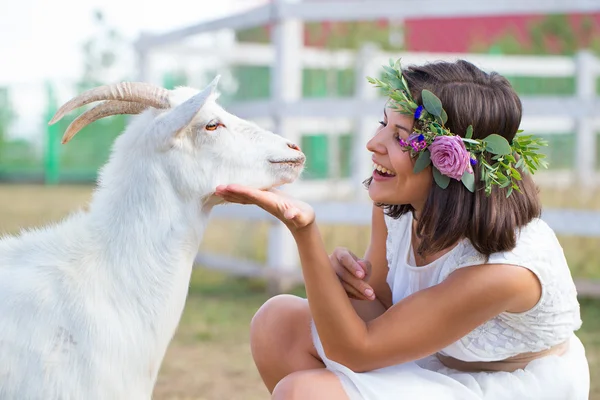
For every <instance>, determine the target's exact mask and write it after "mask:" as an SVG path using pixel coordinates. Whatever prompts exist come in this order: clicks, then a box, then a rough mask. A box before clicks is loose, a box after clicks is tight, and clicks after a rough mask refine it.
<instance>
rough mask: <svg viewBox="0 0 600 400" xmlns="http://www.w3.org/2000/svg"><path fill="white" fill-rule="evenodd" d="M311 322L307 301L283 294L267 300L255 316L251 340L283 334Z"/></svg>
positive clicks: (251, 326)
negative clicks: (283, 331) (296, 325)
mask: <svg viewBox="0 0 600 400" xmlns="http://www.w3.org/2000/svg"><path fill="white" fill-rule="evenodd" d="M304 321H308V322H310V312H309V309H308V303H307V302H306V300H305V299H302V298H300V297H297V296H292V295H289V294H281V295H278V296H275V297H272V298H270V299H269V300H267V301H266V302H265V303H264V304H263V305H262V306H261V307H260V308H259V309H258V311H257V312H256V314H254V317H253V318H252V322H251V323H250V335H251V338H254V337H255V336H257V335H259V336H264V334H265V333H267V334H268V333H274V334H277V333H281V331H282V330H286V329H287V328H291V326H292V325H295V324H297V323H304Z"/></svg>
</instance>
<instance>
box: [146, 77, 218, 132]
mask: <svg viewBox="0 0 600 400" xmlns="http://www.w3.org/2000/svg"><path fill="white" fill-rule="evenodd" d="M220 77H221V76H220V75H217V77H216V78H215V79H213V81H212V82H211V83H210V84H209V85H208V86H207V87H206V88H204V90H202V91H201V92H200V93H198V94H196V95H194V96H193V97H191V98H189V99H188V100H186V101H185V102H183V103H181V104H180V105H178V106H177V107H175V108H174V109H172V110H171V111H170V112H169V113H167V114H166V115H165V116H164V117H163V118H159V119H158V120H157V121H156V122H155V123H154V131H155V132H156V133H158V135H160V136H163V137H175V136H177V135H178V134H179V133H180V132H181V131H182V130H183V129H185V127H187V126H188V125H189V124H190V122H192V119H194V116H195V115H196V114H197V113H198V111H200V109H201V108H202V106H203V105H204V104H205V103H206V100H208V98H209V97H210V96H211V95H212V94H213V92H214V90H215V88H216V86H217V83H218V82H219V79H220Z"/></svg>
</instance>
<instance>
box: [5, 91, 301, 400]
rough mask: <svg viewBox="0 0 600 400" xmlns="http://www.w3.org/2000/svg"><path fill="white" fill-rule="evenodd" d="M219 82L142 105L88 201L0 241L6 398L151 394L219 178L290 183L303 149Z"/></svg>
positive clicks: (114, 398) (72, 399)
mask: <svg viewBox="0 0 600 400" xmlns="http://www.w3.org/2000/svg"><path fill="white" fill-rule="evenodd" d="M215 85H216V81H213V83H212V84H211V85H209V86H208V87H207V88H206V89H204V90H203V91H200V92H198V91H197V90H194V89H190V88H177V89H175V90H173V91H164V93H165V94H166V98H165V99H166V101H167V103H165V104H166V105H165V107H163V108H164V109H157V108H154V107H150V108H148V107H146V106H143V107H139V110H138V111H140V112H142V108H146V110H145V111H143V112H142V113H141V115H139V116H137V117H134V118H133V119H132V121H131V122H130V123H129V124H128V126H127V128H126V129H125V131H124V132H123V133H122V134H121V135H120V136H119V137H118V138H117V140H116V141H115V144H114V146H113V149H112V152H111V156H110V159H109V161H108V163H107V164H106V165H105V166H104V167H103V168H102V170H101V171H100V178H99V181H98V187H97V189H96V190H95V192H94V194H93V198H92V200H91V203H90V205H89V210H88V211H87V212H83V211H81V212H79V213H76V214H73V215H71V216H70V217H68V218H67V219H66V220H64V221H62V222H60V223H58V224H56V225H53V226H48V227H45V228H41V229H37V230H31V231H26V232H23V233H21V235H20V236H18V237H5V238H3V239H2V240H1V241H0V399H1V400H16V399H18V400H38V399H39V400H41V399H44V400H54V399H56V400H58V399H60V400H83V399H85V400H94V399H102V400H119V399H127V400H137V399H144V400H147V399H150V398H151V396H152V392H153V388H154V384H155V381H156V377H157V374H158V371H159V368H160V365H161V363H162V360H163V357H164V354H165V351H166V349H167V346H168V344H169V342H170V341H171V339H172V336H173V334H174V332H175V329H176V327H177V324H178V322H179V320H180V317H181V314H182V311H183V308H184V303H185V301H186V297H187V289H188V285H189V280H190V274H191V271H192V264H193V260H194V257H195V255H196V253H197V250H198V246H199V244H200V241H201V238H202V234H203V231H204V229H205V227H206V224H207V220H208V216H209V213H210V210H211V208H212V207H213V206H214V205H216V204H218V203H219V200H218V199H217V198H216V197H215V196H214V189H215V188H216V186H217V185H218V184H229V183H241V184H245V185H250V186H254V187H260V188H269V187H273V186H277V185H280V184H284V183H291V182H293V181H294V180H295V179H296V178H297V177H298V176H299V174H300V173H301V170H302V167H303V164H304V160H305V157H304V155H303V154H302V153H301V152H300V151H299V149H298V148H297V147H296V146H295V145H293V144H292V143H290V142H289V141H287V140H286V139H284V138H282V137H281V136H278V135H276V134H273V133H271V132H268V131H265V130H263V129H261V128H259V127H258V126H256V125H255V124H253V123H251V122H248V121H245V120H242V119H240V118H238V117H236V116H234V115H232V114H230V113H228V112H226V111H225V110H224V109H223V108H222V107H220V106H219V105H218V104H217V103H216V96H217V95H216V94H215V93H214V88H215ZM161 90H162V89H161ZM113 92H115V91H114V90H113ZM125 97H126V96H125V95H123V93H117V94H115V93H113V95H112V97H105V99H113V100H115V99H116V100H118V101H129V102H132V104H133V103H135V101H134V100H132V98H131V97H130V98H129V100H127V99H126V100H123V99H125ZM165 99H163V100H165ZM135 104H137V103H135ZM121 113H124V112H121ZM113 114H114V113H113ZM103 115H104V116H105V115H107V114H106V113H105V114H103ZM213 128H214V129H213Z"/></svg>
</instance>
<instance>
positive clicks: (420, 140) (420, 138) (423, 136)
mask: <svg viewBox="0 0 600 400" xmlns="http://www.w3.org/2000/svg"><path fill="white" fill-rule="evenodd" d="M417 140H418V141H419V142H422V141H423V140H425V135H423V134H422V133H421V134H420V135H419V137H418V138H417Z"/></svg>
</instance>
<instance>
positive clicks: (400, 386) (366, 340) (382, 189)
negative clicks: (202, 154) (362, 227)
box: [217, 61, 589, 400]
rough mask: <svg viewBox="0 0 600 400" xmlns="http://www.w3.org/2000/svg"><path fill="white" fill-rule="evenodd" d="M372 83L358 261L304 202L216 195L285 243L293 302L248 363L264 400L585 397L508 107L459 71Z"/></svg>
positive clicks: (487, 78)
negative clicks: (329, 236) (298, 284)
mask: <svg viewBox="0 0 600 400" xmlns="http://www.w3.org/2000/svg"><path fill="white" fill-rule="evenodd" d="M385 68H386V74H385V78H384V79H382V80H381V81H380V80H374V79H372V80H371V82H372V83H374V84H375V85H376V86H378V87H381V88H382V89H383V90H385V91H386V92H387V94H388V95H389V97H390V100H389V102H388V103H387V105H386V107H385V109H384V112H383V120H382V121H380V123H379V124H380V126H379V127H378V129H377V131H376V133H375V135H374V137H373V138H372V139H371V140H370V141H369V143H368V144H367V148H368V150H369V151H370V152H371V153H372V159H373V163H374V171H373V175H372V177H371V178H370V179H369V180H368V181H367V182H366V183H367V186H368V190H369V195H370V197H371V199H372V200H373V203H374V206H373V212H372V233H371V243H370V246H369V247H368V250H367V252H366V255H365V256H364V259H363V260H360V259H358V258H357V257H355V256H354V255H353V254H352V253H351V252H349V251H348V250H346V249H336V250H335V251H334V253H333V254H332V255H331V257H329V256H328V255H327V253H326V250H325V247H324V244H323V241H322V239H321V236H320V234H319V230H318V228H317V225H316V223H315V222H314V219H315V216H314V212H313V210H312V209H311V207H310V206H309V205H307V204H305V203H303V202H300V201H298V200H295V199H291V198H288V197H286V196H284V195H283V194H281V193H279V192H276V191H259V190H254V189H250V188H245V187H240V186H227V187H218V188H217V195H218V196H221V197H223V198H224V199H225V200H226V201H230V202H238V203H244V204H248V203H252V204H256V205H258V206H260V207H262V208H264V209H265V210H267V211H268V212H270V213H272V214H273V215H275V216H276V217H278V218H279V219H280V220H281V221H283V223H285V224H286V225H287V227H288V228H289V229H290V231H291V232H292V234H293V235H294V238H295V240H296V242H297V245H298V251H299V253H300V260H301V263H302V270H303V274H304V279H305V286H306V293H307V301H306V300H304V299H300V298H297V297H293V296H289V295H281V296H276V297H274V298H272V299H270V300H269V301H267V302H266V303H265V304H264V305H263V306H262V307H261V308H260V310H259V311H258V312H257V314H256V315H255V317H254V319H253V321H252V326H251V343H252V354H253V357H254V360H255V363H256V365H257V368H258V370H259V372H260V375H261V377H262V379H263V381H264V382H265V385H266V386H267V388H268V390H269V391H270V392H271V393H272V398H273V399H315V400H317V399H327V400H336V399H351V400H354V399H369V400H371V399H373V400H387V399H390V400H391V399H462V400H468V399H520V400H521V399H536V400H538V399H539V400H547V399H560V400H571V399H572V400H583V399H587V398H588V391H589V370H588V365H587V361H586V357H585V352H584V348H583V346H582V344H581V342H580V341H579V339H578V338H577V337H576V336H575V334H574V331H576V330H577V329H579V327H580V326H581V319H580V315H579V305H578V302H577V297H576V296H577V294H576V290H575V286H574V284H573V280H572V278H571V275H570V272H569V268H568V266H567V263H566V261H565V258H564V255H563V251H562V248H561V246H560V244H559V243H558V241H557V239H556V237H555V235H554V233H553V231H552V230H551V229H550V228H549V227H548V226H547V225H546V224H545V223H544V222H543V221H542V220H541V219H540V212H541V206H540V203H539V199H538V195H537V191H536V188H535V186H534V184H533V182H532V179H531V177H530V176H529V174H527V172H534V171H535V170H536V168H538V167H539V166H540V165H543V161H542V160H540V158H541V156H539V155H538V154H537V149H538V146H539V145H540V144H541V142H540V141H538V140H537V139H535V138H532V137H530V136H523V135H516V134H517V130H518V127H519V124H520V121H521V102H520V100H519V98H518V96H517V95H516V93H515V92H514V90H513V89H512V88H511V86H510V84H509V82H508V81H507V80H506V79H505V78H503V77H502V76H500V75H498V74H496V73H491V74H487V73H484V72H483V71H481V70H479V69H478V68H476V67H475V66H473V65H472V64H470V63H468V62H465V61H458V62H455V63H447V62H437V63H432V64H428V65H425V66H418V67H416V66H413V67H410V68H408V69H405V70H402V69H401V67H400V65H399V63H396V64H392V65H391V66H390V67H385Z"/></svg>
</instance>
